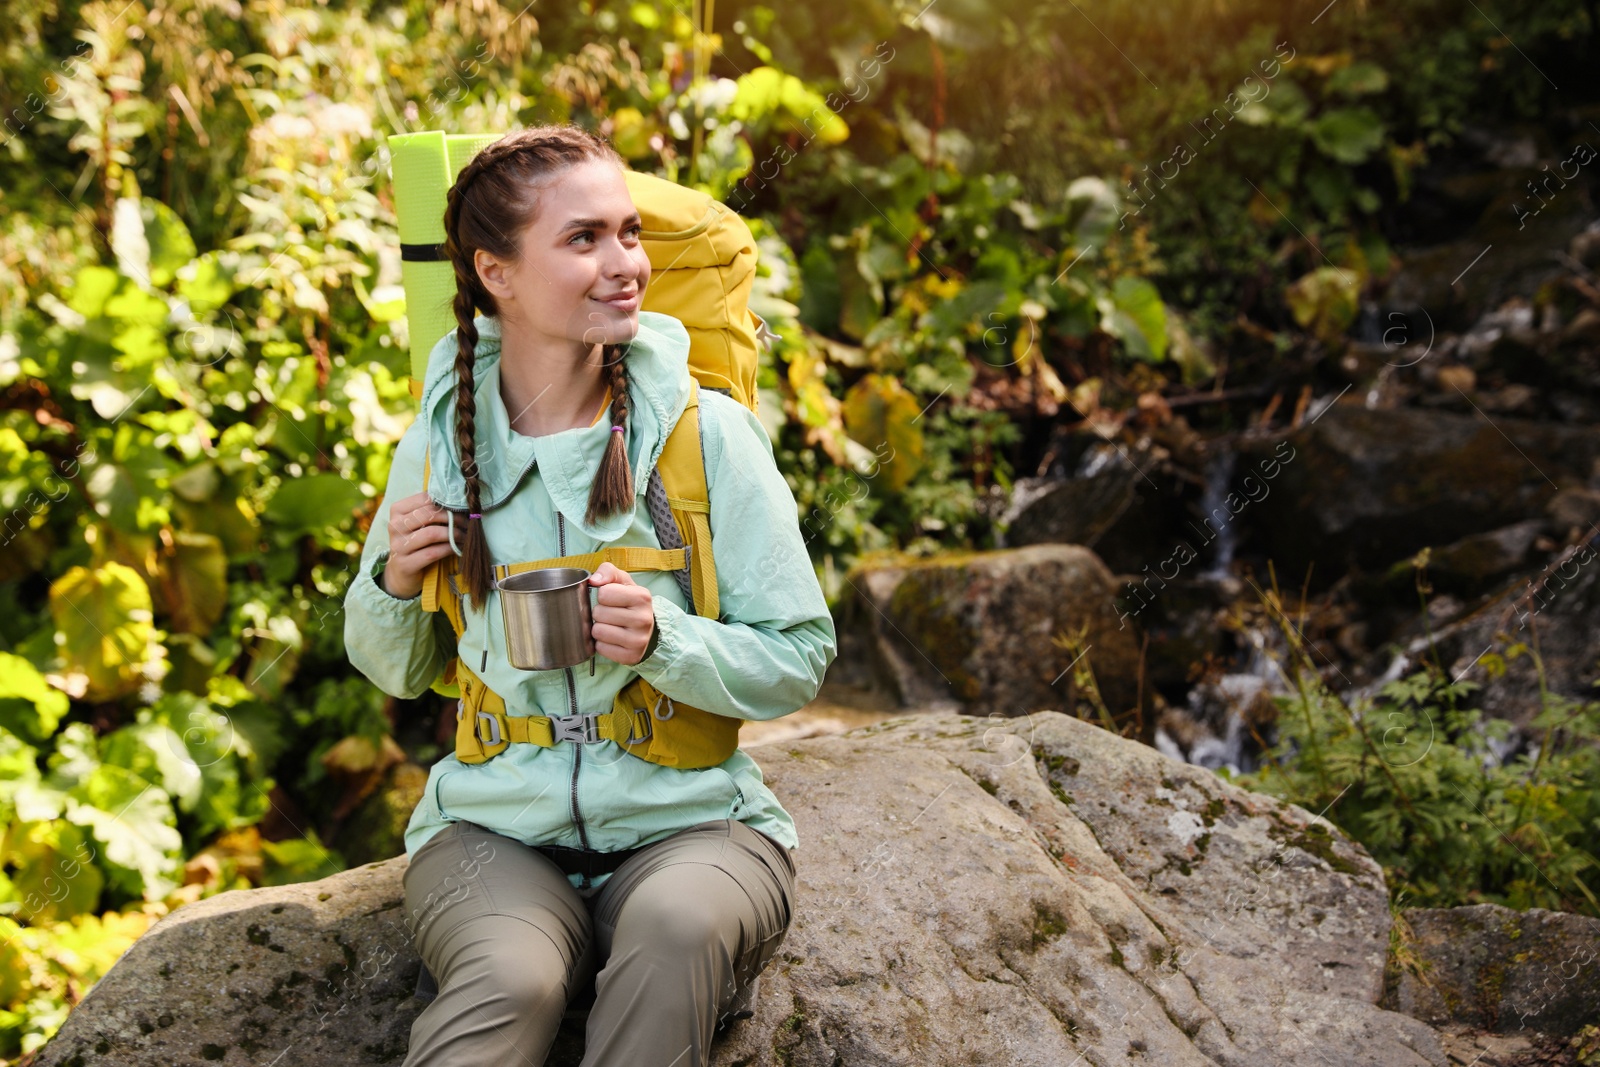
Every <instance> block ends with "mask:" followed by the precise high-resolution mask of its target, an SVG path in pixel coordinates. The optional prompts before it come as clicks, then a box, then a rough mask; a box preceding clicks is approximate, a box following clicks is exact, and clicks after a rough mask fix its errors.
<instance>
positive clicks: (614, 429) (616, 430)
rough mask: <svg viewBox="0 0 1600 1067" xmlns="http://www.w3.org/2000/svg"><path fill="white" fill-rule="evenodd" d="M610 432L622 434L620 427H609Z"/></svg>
mask: <svg viewBox="0 0 1600 1067" xmlns="http://www.w3.org/2000/svg"><path fill="white" fill-rule="evenodd" d="M611 432H612V433H621V432H622V427H621V426H613V427H611Z"/></svg>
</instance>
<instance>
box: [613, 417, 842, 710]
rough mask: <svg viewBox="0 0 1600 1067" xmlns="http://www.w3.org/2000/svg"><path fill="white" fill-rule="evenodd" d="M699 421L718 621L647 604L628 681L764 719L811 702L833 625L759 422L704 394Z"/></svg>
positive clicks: (832, 642)
mask: <svg viewBox="0 0 1600 1067" xmlns="http://www.w3.org/2000/svg"><path fill="white" fill-rule="evenodd" d="M700 417H701V432H702V440H703V442H704V450H705V458H706V475H707V485H706V488H707V490H708V492H709V494H710V496H711V516H710V518H711V535H712V554H713V556H714V557H715V558H716V565H717V591H718V600H719V606H720V609H721V611H722V620H721V621H718V620H716V619H709V618H706V617H704V616H701V615H695V614H694V613H693V612H692V611H686V610H685V609H684V608H682V607H680V606H679V605H678V604H677V603H676V602H675V601H673V600H669V599H668V598H666V597H664V596H662V595H660V594H659V593H657V594H655V595H654V596H653V597H652V600H653V602H654V606H655V620H656V634H655V636H654V637H653V638H652V641H653V643H654V648H653V651H651V653H650V654H649V655H648V656H646V657H645V658H644V659H643V660H641V661H639V663H638V664H637V665H635V667H634V670H635V671H637V672H638V673H639V674H640V675H641V676H642V677H643V678H644V679H645V680H646V681H647V682H649V683H650V684H651V685H653V686H655V687H656V689H658V690H659V691H661V692H662V693H665V694H666V695H667V696H669V697H671V698H672V699H674V700H681V701H683V702H684V703H685V704H689V705H690V706H692V707H696V708H700V709H702V710H704V711H710V712H714V713H716V714H718V715H730V716H733V717H735V718H740V719H776V718H779V717H780V716H783V715H787V714H789V713H790V712H793V711H797V710H799V708H800V707H801V706H803V705H804V704H806V703H807V702H808V701H810V700H811V699H812V698H813V697H814V696H816V695H817V690H818V689H819V688H820V687H821V685H822V677H823V675H824V673H826V671H827V669H828V664H829V663H831V662H833V659H834V656H835V655H836V654H837V638H836V635H835V633H834V624H833V616H832V615H831V614H830V613H829V612H828V605H827V601H826V600H825V599H824V597H823V594H822V587H821V585H820V584H819V583H818V582H817V574H816V570H815V568H814V567H813V565H812V563H811V557H810V555H809V554H808V553H807V551H806V544H805V540H804V538H803V537H802V536H801V533H800V518H799V509H798V508H797V507H796V505H795V499H794V493H793V492H792V491H791V490H790V489H789V485H788V483H787V482H786V481H784V479H783V475H782V473H781V472H780V471H779V470H778V466H777V462H776V460H775V459H774V457H773V452H772V442H771V441H770V440H769V439H768V438H767V433H766V430H765V429H764V428H763V427H762V425H761V422H760V420H758V419H757V418H756V416H755V413H754V412H752V411H750V410H749V409H748V408H746V407H745V406H744V405H742V404H740V403H738V402H736V401H732V400H727V399H726V398H723V397H722V396H720V394H715V393H712V392H710V391H709V390H702V391H701V401H700Z"/></svg>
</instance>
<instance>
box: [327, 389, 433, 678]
mask: <svg viewBox="0 0 1600 1067" xmlns="http://www.w3.org/2000/svg"><path fill="white" fill-rule="evenodd" d="M425 429H426V427H425V423H424V421H423V420H422V419H417V420H416V421H414V422H413V423H412V424H411V426H410V428H408V429H407V430H406V432H405V434H404V435H403V436H402V437H401V438H400V443H399V444H398V445H396V446H395V450H394V458H393V461H392V462H391V464H390V466H389V485H388V488H387V489H386V490H385V491H384V494H383V502H382V503H381V504H379V505H378V512H377V514H376V515H375V516H374V517H373V520H372V528H371V529H370V530H369V531H368V532H367V543H366V544H365V545H364V546H362V549H361V566H360V569H359V570H358V571H357V573H356V576H355V577H354V578H352V579H351V581H350V585H349V587H348V588H347V589H346V590H345V595H344V647H345V654H346V655H348V656H349V657H350V663H351V664H352V665H353V666H354V667H355V668H356V670H358V671H360V672H361V673H362V674H364V675H366V676H367V677H368V678H370V679H371V680H372V683H373V684H374V685H376V686H377V687H378V688H379V689H381V690H383V691H384V692H385V693H388V694H389V695H390V696H395V697H401V698H405V699H411V698H413V697H418V696H421V695H422V694H423V693H425V692H427V691H428V688H429V687H430V686H431V685H432V684H433V682H434V679H436V678H438V677H439V675H440V673H441V672H442V671H443V670H444V667H445V664H446V662H447V660H448V658H449V649H448V648H447V647H446V646H447V642H446V638H447V637H448V638H449V639H450V640H452V641H453V638H454V635H453V634H444V633H441V632H440V628H439V624H440V623H441V622H443V624H444V627H445V628H446V630H447V629H448V627H449V620H448V618H446V617H445V615H444V613H443V612H428V611H423V610H422V594H421V593H418V594H417V595H416V596H414V597H411V598H409V599H402V598H400V597H396V596H392V595H390V594H389V593H388V592H386V591H385V590H384V589H383V587H382V586H380V585H378V582H377V578H378V575H379V574H380V573H381V572H382V570H383V567H384V564H386V563H387V562H388V559H389V550H390V545H389V506H390V503H391V502H392V501H395V500H403V499H405V498H406V497H408V496H412V495H414V494H416V493H420V492H421V491H422V451H423V448H424V447H425V445H426V437H425Z"/></svg>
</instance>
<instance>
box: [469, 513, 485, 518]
mask: <svg viewBox="0 0 1600 1067" xmlns="http://www.w3.org/2000/svg"><path fill="white" fill-rule="evenodd" d="M467 518H469V519H481V518H483V512H481V511H471V512H468V513H467Z"/></svg>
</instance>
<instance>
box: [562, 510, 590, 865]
mask: <svg viewBox="0 0 1600 1067" xmlns="http://www.w3.org/2000/svg"><path fill="white" fill-rule="evenodd" d="M556 536H557V537H559V538H560V545H561V552H560V554H561V555H563V556H565V555H566V554H567V524H566V522H565V521H564V520H563V519H562V517H561V512H560V511H559V510H558V511H557V512H556ZM565 673H566V676H567V705H568V707H569V708H570V714H573V715H576V714H578V683H577V682H576V681H574V680H573V677H572V668H571V667H567V668H565ZM570 743H571V744H573V745H574V746H575V747H574V748H573V750H572V821H573V823H574V824H575V825H576V826H577V827H578V842H579V845H580V847H582V848H588V847H589V834H588V831H587V830H585V829H584V826H583V813H582V812H581V811H579V810H578V768H579V767H580V766H581V765H582V764H583V742H581V741H575V742H570ZM583 881H584V884H585V885H587V884H588V883H589V879H588V877H587V876H585V878H584V880H583Z"/></svg>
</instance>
